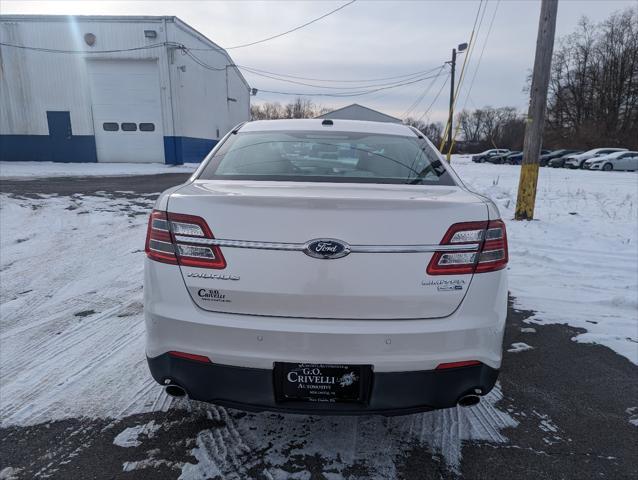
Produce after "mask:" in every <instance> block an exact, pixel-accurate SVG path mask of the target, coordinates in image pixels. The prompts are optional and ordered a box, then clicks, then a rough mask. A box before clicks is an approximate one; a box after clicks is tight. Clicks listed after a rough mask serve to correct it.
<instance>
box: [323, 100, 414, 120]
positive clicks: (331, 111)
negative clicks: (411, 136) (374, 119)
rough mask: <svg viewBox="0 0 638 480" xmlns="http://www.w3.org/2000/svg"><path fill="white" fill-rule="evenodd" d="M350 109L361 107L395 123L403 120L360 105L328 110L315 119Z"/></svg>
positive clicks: (352, 104) (354, 104)
mask: <svg viewBox="0 0 638 480" xmlns="http://www.w3.org/2000/svg"><path fill="white" fill-rule="evenodd" d="M350 107H361V108H364V109H366V110H369V111H370V112H374V113H376V114H377V115H382V116H384V117H387V118H391V119H392V120H395V121H397V122H400V123H403V120H401V119H400V118H397V117H393V116H392V115H388V114H387V113H383V112H380V111H378V110H375V109H374V108H370V107H366V106H364V105H360V104H358V103H351V104H350V105H346V106H345V107H341V108H336V109H334V110H330V111H329V112H326V113H324V114H321V115H319V116H317V117H315V118H324V117H325V116H326V115H330V114H331V113H335V112H340V111H341V110H345V109H346V108H350Z"/></svg>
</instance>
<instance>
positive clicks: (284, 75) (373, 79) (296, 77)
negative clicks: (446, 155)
mask: <svg viewBox="0 0 638 480" xmlns="http://www.w3.org/2000/svg"><path fill="white" fill-rule="evenodd" d="M191 50H194V49H192V48H191ZM237 66H238V67H239V68H242V69H250V70H253V71H256V72H259V73H265V74H269V75H275V76H278V77H284V78H293V79H296V80H308V81H311V82H312V81H314V82H327V83H357V82H377V81H378V82H380V81H383V80H396V79H401V78H405V77H414V76H416V75H421V74H426V73H430V72H433V71H434V70H436V69H437V68H439V67H434V68H432V69H429V70H420V71H418V72H412V73H404V74H401V75H393V76H390V77H377V78H367V79H359V80H353V79H347V80H345V79H341V80H339V79H328V78H312V77H301V76H297V75H291V74H285V73H275V72H270V71H268V70H261V69H258V68H255V67H247V66H245V65H237Z"/></svg>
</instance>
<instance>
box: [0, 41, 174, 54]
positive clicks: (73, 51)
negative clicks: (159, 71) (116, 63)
mask: <svg viewBox="0 0 638 480" xmlns="http://www.w3.org/2000/svg"><path fill="white" fill-rule="evenodd" d="M0 45H2V46H3V47H11V48H17V49H21V50H31V51H35V52H43V53H61V54H67V55H76V54H98V53H121V52H134V51H137V50H147V49H151V48H158V47H164V46H166V45H167V42H162V43H153V44H151V45H144V46H141V47H132V48H118V49H113V50H56V49H53V48H44V47H29V46H26V45H16V44H13V43H5V42H0Z"/></svg>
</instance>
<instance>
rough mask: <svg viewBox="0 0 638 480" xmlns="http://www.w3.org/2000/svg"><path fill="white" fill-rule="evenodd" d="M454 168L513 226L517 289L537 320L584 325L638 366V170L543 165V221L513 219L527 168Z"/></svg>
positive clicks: (512, 270)
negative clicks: (522, 173)
mask: <svg viewBox="0 0 638 480" xmlns="http://www.w3.org/2000/svg"><path fill="white" fill-rule="evenodd" d="M452 166H453V167H454V169H455V170H456V172H457V173H458V174H459V176H460V177H461V178H462V179H463V181H464V182H465V183H466V185H467V186H468V187H470V188H472V189H473V190H474V191H476V192H477V193H480V194H483V195H486V196H488V197H490V198H491V199H492V200H494V202H495V203H496V204H497V205H498V207H499V209H500V211H501V215H502V216H503V219H504V220H505V221H506V223H507V234H508V237H509V247H510V264H509V278H510V291H511V293H512V295H514V297H516V302H517V303H516V305H517V306H518V307H520V308H523V309H530V310H534V311H536V312H537V314H536V315H535V316H534V317H533V319H532V321H536V322H539V323H566V324H569V325H572V326H574V327H579V328H584V329H586V330H587V332H586V333H583V334H581V335H578V336H577V337H576V338H575V339H576V340H577V341H579V342H590V343H599V344H602V345H606V346H607V347H609V348H612V349H613V350H614V351H616V352H618V353H619V354H621V355H623V356H625V357H626V358H628V359H629V360H630V361H632V362H633V363H635V364H638V293H637V292H638V174H636V173H634V172H596V171H585V170H566V169H554V168H541V169H540V176H539V182H538V192H537V197H536V212H535V215H534V217H535V220H534V221H531V222H525V221H524V222H517V221H514V220H512V218H513V217H514V210H515V207H516V195H517V191H518V177H519V174H520V167H518V166H511V165H492V164H488V163H485V164H476V163H472V162H471V161H470V159H469V157H467V156H464V157H460V156H456V157H453V159H452Z"/></svg>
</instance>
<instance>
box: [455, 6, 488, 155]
mask: <svg viewBox="0 0 638 480" xmlns="http://www.w3.org/2000/svg"><path fill="white" fill-rule="evenodd" d="M500 3H501V0H498V2H496V7H494V12H493V13H492V19H491V20H490V26H489V27H488V29H487V34H486V35H485V39H484V40H483V47H482V48H481V54H480V55H479V59H478V61H477V62H476V68H475V69H474V74H473V75H472V80H470V86H469V87H468V89H467V93H466V95H465V101H464V102H463V108H462V109H461V111H463V110H465V107H466V106H467V102H468V100H469V99H470V93H471V92H472V87H473V86H474V80H476V75H477V74H478V71H479V67H480V66H481V60H483V54H484V53H485V47H487V41H488V40H489V38H490V34H491V33H492V26H493V25H494V19H495V18H496V12H497V11H498V7H499V5H500ZM460 129H461V124H460V123H458V124H457V125H456V130H455V131H454V137H453V139H452V146H451V147H450V149H452V148H454V144H455V143H456V137H457V136H458V134H459V131H460Z"/></svg>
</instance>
